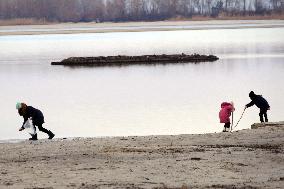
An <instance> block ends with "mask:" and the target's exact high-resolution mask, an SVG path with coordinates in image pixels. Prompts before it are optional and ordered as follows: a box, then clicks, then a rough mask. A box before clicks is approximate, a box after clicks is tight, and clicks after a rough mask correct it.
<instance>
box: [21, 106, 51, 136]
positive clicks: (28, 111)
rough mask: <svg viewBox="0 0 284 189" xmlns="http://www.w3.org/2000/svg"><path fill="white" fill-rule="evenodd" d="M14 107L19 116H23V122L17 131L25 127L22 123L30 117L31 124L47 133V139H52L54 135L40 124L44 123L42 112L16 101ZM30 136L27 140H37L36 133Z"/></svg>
mask: <svg viewBox="0 0 284 189" xmlns="http://www.w3.org/2000/svg"><path fill="white" fill-rule="evenodd" d="M16 109H17V110H18V113H19V115H20V116H23V118H24V123H23V125H22V127H21V128H20V129H19V131H22V130H24V129H25V127H24V125H25V123H26V122H27V121H28V120H29V118H30V119H32V124H33V125H34V126H37V127H38V130H40V131H41V132H44V133H46V134H48V139H52V138H53V137H54V136H55V135H54V134H53V133H52V132H51V131H50V130H47V129H45V128H43V127H42V124H43V123H44V116H43V114H42V112H41V111H40V110H38V109H36V108H34V107H32V106H27V105H26V104H25V103H19V102H18V103H17V104H16ZM31 135H32V138H30V139H29V140H37V134H36V132H35V134H31Z"/></svg>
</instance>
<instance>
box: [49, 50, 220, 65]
mask: <svg viewBox="0 0 284 189" xmlns="http://www.w3.org/2000/svg"><path fill="white" fill-rule="evenodd" d="M218 59H219V58H218V57H217V56H214V55H199V54H192V55H186V54H183V53H182V54H174V55H165V54H162V55H142V56H121V55H118V56H98V57H70V58H67V59H64V60H62V61H60V62H51V65H64V66H127V65H135V64H145V65H147V64H149V65H150V64H169V63H170V64H176V63H199V62H213V61H216V60H218Z"/></svg>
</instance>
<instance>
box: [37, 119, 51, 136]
mask: <svg viewBox="0 0 284 189" xmlns="http://www.w3.org/2000/svg"><path fill="white" fill-rule="evenodd" d="M33 125H34V126H37V127H38V130H40V131H41V132H44V133H46V134H48V135H49V134H50V131H49V130H47V129H45V128H43V127H42V123H35V122H33ZM35 130H36V127H35Z"/></svg>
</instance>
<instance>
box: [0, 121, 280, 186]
mask: <svg viewBox="0 0 284 189" xmlns="http://www.w3.org/2000/svg"><path fill="white" fill-rule="evenodd" d="M280 124H281V126H280V125H279V124H278V126H277V127H275V125H274V126H273V125H272V126H271V125H270V126H266V127H263V125H262V127H257V129H252V130H242V131H238V132H233V133H215V134H204V135H178V136H145V137H135V136H133V137H115V138H75V139H55V140H52V141H49V140H39V141H36V142H30V141H24V142H20V143H14V144H12V143H4V144H0V188H96V187H99V188H127V187H129V188H166V187H169V188H170V187H172V188H180V187H184V188H250V189H251V188H283V185H284V156H283V152H284V147H283V143H284V125H283V122H282V123H280Z"/></svg>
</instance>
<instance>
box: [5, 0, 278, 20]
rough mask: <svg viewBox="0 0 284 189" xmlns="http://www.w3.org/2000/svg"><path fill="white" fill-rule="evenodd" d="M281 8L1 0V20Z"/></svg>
mask: <svg viewBox="0 0 284 189" xmlns="http://www.w3.org/2000/svg"><path fill="white" fill-rule="evenodd" d="M283 12H284V0H0V20H6V19H17V18H24V19H29V18H32V19H38V20H46V21H55V22H89V21H99V22H103V21H114V22H119V21H151V20H165V19H170V18H175V17H184V18H191V17H193V16H210V17H218V16H219V15H220V14H223V15H225V16H237V15H264V14H272V13H278V14H282V13H283Z"/></svg>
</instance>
